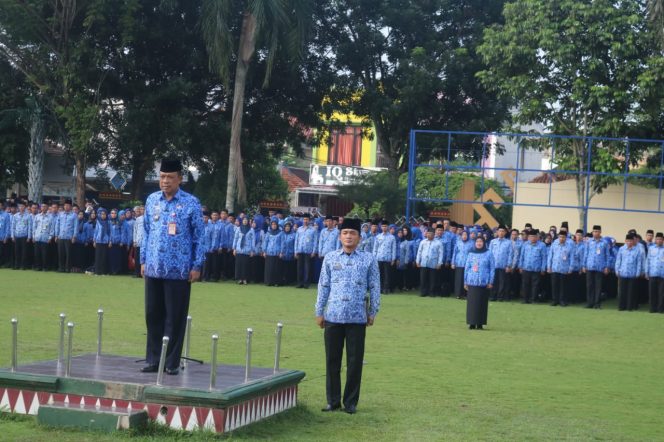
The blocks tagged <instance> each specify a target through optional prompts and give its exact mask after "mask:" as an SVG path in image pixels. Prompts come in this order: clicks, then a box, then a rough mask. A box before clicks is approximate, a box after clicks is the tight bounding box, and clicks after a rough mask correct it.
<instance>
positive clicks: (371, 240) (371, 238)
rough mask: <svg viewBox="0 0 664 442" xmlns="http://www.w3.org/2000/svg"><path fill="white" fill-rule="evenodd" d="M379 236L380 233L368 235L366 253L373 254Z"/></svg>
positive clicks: (365, 243)
mask: <svg viewBox="0 0 664 442" xmlns="http://www.w3.org/2000/svg"><path fill="white" fill-rule="evenodd" d="M377 236H378V233H376V234H373V233H371V232H369V233H367V238H366V240H365V242H364V251H365V252H369V253H373V249H374V243H375V242H376V237H377Z"/></svg>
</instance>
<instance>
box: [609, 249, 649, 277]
mask: <svg viewBox="0 0 664 442" xmlns="http://www.w3.org/2000/svg"><path fill="white" fill-rule="evenodd" d="M643 257H644V256H643V253H642V252H641V250H640V249H639V248H638V247H637V246H632V247H631V248H630V247H627V245H626V244H625V245H624V246H622V247H621V248H620V250H619V251H618V256H617V257H616V267H615V269H616V276H618V277H619V278H638V277H639V276H641V275H642V274H644V273H645V264H644V260H643Z"/></svg>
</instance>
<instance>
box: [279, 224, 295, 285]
mask: <svg viewBox="0 0 664 442" xmlns="http://www.w3.org/2000/svg"><path fill="white" fill-rule="evenodd" d="M279 258H281V269H282V272H281V273H282V276H283V278H282V279H283V283H284V284H285V285H291V284H293V283H294V282H295V277H296V275H297V262H295V232H294V231H293V229H292V223H291V222H286V223H285V224H284V231H283V238H282V241H281V252H280V253H279Z"/></svg>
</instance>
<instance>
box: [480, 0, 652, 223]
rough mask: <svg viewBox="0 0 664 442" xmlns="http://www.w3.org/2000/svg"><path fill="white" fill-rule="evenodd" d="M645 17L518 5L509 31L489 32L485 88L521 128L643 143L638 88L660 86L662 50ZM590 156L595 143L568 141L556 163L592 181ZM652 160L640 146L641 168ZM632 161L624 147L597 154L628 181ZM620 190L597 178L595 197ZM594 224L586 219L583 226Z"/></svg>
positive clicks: (634, 7)
mask: <svg viewBox="0 0 664 442" xmlns="http://www.w3.org/2000/svg"><path fill="white" fill-rule="evenodd" d="M643 12H644V10H643V2H641V1H639V0H627V1H622V2H613V1H611V0H599V1H596V0H581V1H579V0H561V1H548V0H516V1H512V2H510V3H507V4H506V5H505V9H504V17H505V22H504V24H496V25H493V26H491V27H489V28H488V29H486V30H485V32H484V41H483V43H482V45H480V46H479V48H478V52H479V54H480V55H481V56H482V57H483V59H484V62H485V63H486V65H487V68H486V69H485V70H483V71H480V72H478V74H477V78H478V79H479V80H480V81H481V82H482V84H484V85H485V86H486V87H487V88H489V89H490V90H492V91H495V92H496V93H498V94H499V95H500V97H502V98H503V99H504V100H509V101H510V102H511V103H512V104H513V106H514V109H515V113H514V120H515V122H516V123H519V124H530V123H532V122H541V123H543V124H544V125H545V126H546V128H547V129H548V130H549V131H551V132H553V133H556V134H567V135H580V136H582V137H586V136H606V137H616V138H620V137H626V136H635V135H641V136H642V135H643V126H642V125H640V124H639V122H640V121H642V120H643V117H642V115H641V114H644V113H646V112H644V111H645V108H644V107H641V106H639V104H640V103H641V102H643V101H644V99H643V92H642V91H641V90H640V89H639V87H638V81H639V78H641V82H642V83H647V82H648V81H650V82H652V76H650V77H644V75H645V73H646V72H647V71H648V69H649V68H648V64H649V62H650V61H651V57H652V56H653V54H654V52H655V50H656V45H654V40H653V39H652V37H651V35H650V32H649V29H648V26H647V23H646V20H645V18H644V14H643ZM662 85H664V83H661V82H660V83H659V84H658V87H659V89H662ZM658 94H660V92H658ZM651 103H652V101H651ZM658 113H659V114H660V115H661V111H660V112H658ZM588 149H589V146H588V143H587V140H586V139H578V140H569V141H566V142H562V141H561V142H560V143H557V145H556V156H555V163H556V164H558V165H559V167H563V168H564V169H567V170H576V171H581V172H583V171H585V170H587V169H588V168H589V167H588V164H587V158H588V155H587V154H588ZM646 150H647V148H646V146H645V145H643V144H632V146H631V150H630V160H631V162H632V163H636V162H637V161H638V160H639V159H640V158H642V157H643V156H644V155H645V153H646ZM624 153H625V146H624V144H623V143H614V142H611V143H603V144H602V145H597V144H595V145H593V146H592V163H591V165H590V170H591V171H596V172H614V171H621V170H623V169H624ZM574 178H575V179H576V184H577V198H578V200H579V204H580V205H582V204H585V195H586V189H585V186H586V179H585V178H584V175H575V177H574ZM616 181H617V180H616V179H614V178H610V177H606V176H601V175H594V176H593V177H592V180H591V189H590V197H591V198H592V196H594V195H595V194H597V193H600V192H601V191H602V190H603V189H604V188H606V186H608V185H609V184H611V183H614V182H616ZM584 214H585V211H584V210H583V209H581V210H580V218H582V219H583V217H584ZM582 224H583V220H582Z"/></svg>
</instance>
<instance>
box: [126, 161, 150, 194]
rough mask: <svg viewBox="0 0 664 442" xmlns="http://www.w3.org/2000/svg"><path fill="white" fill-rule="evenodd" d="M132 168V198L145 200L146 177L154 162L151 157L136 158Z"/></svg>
mask: <svg viewBox="0 0 664 442" xmlns="http://www.w3.org/2000/svg"><path fill="white" fill-rule="evenodd" d="M133 163H134V164H133V166H132V169H131V199H132V200H134V201H143V187H144V186H145V177H146V175H147V172H148V168H150V167H151V166H152V164H153V161H152V158H151V157H149V156H148V157H141V158H134V161H133Z"/></svg>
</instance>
